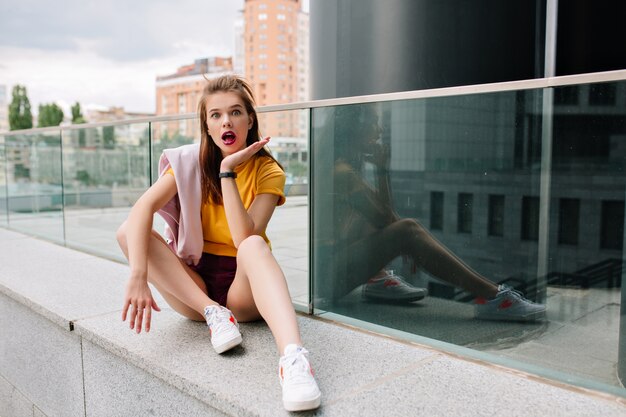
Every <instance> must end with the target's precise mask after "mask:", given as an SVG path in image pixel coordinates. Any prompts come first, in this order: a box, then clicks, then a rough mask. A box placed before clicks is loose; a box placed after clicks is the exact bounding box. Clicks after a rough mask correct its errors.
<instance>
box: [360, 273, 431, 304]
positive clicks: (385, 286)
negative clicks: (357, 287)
mask: <svg viewBox="0 0 626 417" xmlns="http://www.w3.org/2000/svg"><path fill="white" fill-rule="evenodd" d="M362 294H363V297H364V298H369V299H371V300H384V301H407V302H408V301H418V300H421V299H422V298H424V297H426V296H427V295H428V290H427V289H426V288H419V287H414V286H412V285H411V284H409V283H408V282H406V281H405V280H404V279H402V277H401V276H399V275H395V274H394V273H393V271H392V270H390V271H386V270H384V271H382V273H380V274H378V275H376V276H375V277H373V278H370V279H369V280H368V281H367V282H366V283H365V285H363V293H362Z"/></svg>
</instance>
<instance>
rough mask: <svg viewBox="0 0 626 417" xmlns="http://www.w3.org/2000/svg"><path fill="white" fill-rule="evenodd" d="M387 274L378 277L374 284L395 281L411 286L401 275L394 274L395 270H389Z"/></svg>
mask: <svg viewBox="0 0 626 417" xmlns="http://www.w3.org/2000/svg"><path fill="white" fill-rule="evenodd" d="M385 272H386V274H385V275H383V276H381V277H376V278H374V279H373V281H372V282H381V281H387V280H389V281H395V282H397V283H398V284H400V285H406V286H410V285H409V283H408V282H406V281H405V280H404V279H403V278H402V277H401V276H400V275H396V274H394V273H393V269H389V270H386V271H385Z"/></svg>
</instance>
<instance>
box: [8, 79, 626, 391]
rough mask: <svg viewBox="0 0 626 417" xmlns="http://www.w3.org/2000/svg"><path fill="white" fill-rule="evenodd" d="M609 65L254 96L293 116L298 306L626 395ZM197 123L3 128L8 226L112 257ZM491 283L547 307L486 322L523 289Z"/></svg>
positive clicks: (291, 253) (621, 112) (619, 111)
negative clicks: (290, 99)
mask: <svg viewBox="0 0 626 417" xmlns="http://www.w3.org/2000/svg"><path fill="white" fill-rule="evenodd" d="M619 77H621V78H620V79H618V80H609V81H607V82H601V83H598V82H587V81H584V79H583V81H581V82H577V81H576V79H574V78H572V79H567V81H566V82H564V84H567V85H562V86H558V87H551V85H552V84H554V81H549V82H548V81H545V82H544V81H542V80H535V81H533V82H532V83H529V84H525V85H523V86H522V87H519V86H518V84H515V83H510V84H507V85H504V86H496V87H486V88H484V89H483V88H467V89H464V88H455V89H446V90H441V91H433V92H426V93H424V94H421V92H412V93H411V92H409V93H406V94H404V93H401V94H392V95H380V96H368V97H362V98H359V97H357V98H347V99H337V100H328V101H318V102H310V103H300V104H298V103H295V104H293V105H286V106H282V107H280V106H274V107H268V108H261V109H259V111H260V119H261V120H262V121H263V122H264V123H265V125H271V126H279V124H280V123H282V125H280V126H282V128H283V129H284V130H285V131H288V132H289V133H287V134H284V135H283V136H274V137H273V139H272V142H271V147H272V151H273V154H274V155H275V156H276V157H277V159H278V160H279V161H280V162H281V164H282V165H283V166H284V167H285V170H286V173H287V178H288V179H287V185H286V188H285V191H286V193H287V195H288V198H287V203H286V204H285V205H284V206H282V207H279V208H278V209H277V211H276V214H275V215H274V217H273V218H272V221H271V222H270V224H269V226H268V236H269V237H270V239H271V240H272V246H273V250H274V253H275V255H276V257H277V259H278V261H279V263H280V264H281V266H282V268H283V269H284V270H285V274H286V276H287V279H288V284H289V289H290V292H291V296H292V299H293V302H294V305H295V306H296V307H297V308H298V309H299V310H301V311H305V312H312V313H314V314H318V315H321V316H324V317H328V318H331V319H334V320H341V321H345V322H349V323H351V324H355V325H358V326H363V327H365V328H370V329H375V330H376V331H379V332H384V333H388V334H391V335H393V336H395V337H399V338H404V339H408V340H412V341H418V342H420V343H426V344H430V345H434V346H437V347H439V348H442V349H444V350H448V351H452V352H455V353H460V354H463V355H466V356H471V357H474V358H478V359H480V360H484V361H488V362H493V363H498V364H503V365H505V366H510V367H514V368H518V369H521V370H525V371H529V372H531V373H535V374H540V375H543V376H547V377H550V378H554V379H558V380H564V381H567V382H569V383H574V384H578V385H581V386H584V387H589V388H593V389H599V390H602V391H605V392H611V393H614V394H617V395H620V396H626V390H624V388H623V386H622V384H621V381H620V377H621V378H622V379H623V378H624V377H625V375H626V339H624V338H625V337H626V323H624V322H622V321H621V315H620V314H621V305H622V297H623V295H622V291H621V288H622V286H621V281H622V274H623V270H624V268H623V267H622V264H623V261H622V260H623V241H624V236H625V235H624V216H625V210H624V201H625V191H626V187H625V186H626V174H625V170H626V81H624V79H626V75H625V74H621V75H618V77H617V78H619ZM553 80H557V81H558V79H553ZM533 83H534V84H533ZM550 83H552V84H550ZM572 83H573V84H572ZM263 125H264V124H263V123H262V126H263ZM197 130H198V121H197V118H196V117H195V116H194V115H184V116H180V117H177V118H172V117H168V118H158V117H157V118H151V119H143V120H141V121H129V122H123V123H121V122H118V123H115V124H110V125H103V124H97V125H86V126H85V127H78V126H72V127H61V128H56V129H54V128H46V129H33V130H29V131H21V132H10V133H5V134H0V168H1V170H0V175H1V177H0V226H4V227H8V228H10V229H14V230H17V231H21V232H24V233H27V234H31V235H34V236H38V237H42V238H45V239H49V240H52V241H55V242H58V243H63V244H65V245H67V246H70V247H74V248H78V249H81V250H85V251H88V252H91V253H95V254H97V255H100V256H105V257H108V258H111V259H115V260H118V261H124V259H123V257H122V254H121V252H120V250H119V249H118V247H117V244H116V242H115V230H116V229H117V227H118V226H119V224H121V223H122V222H123V221H124V219H125V218H126V216H127V215H128V212H129V210H130V207H131V206H132V205H133V204H134V202H135V201H136V200H137V198H138V197H139V196H140V195H141V194H142V193H143V192H144V191H145V190H146V188H147V187H148V186H149V185H150V184H151V183H152V182H154V180H155V179H156V178H157V177H158V172H157V169H158V168H157V167H158V160H159V156H160V155H161V152H162V150H163V149H165V148H170V147H174V146H179V145H183V144H187V143H192V142H193V141H194V137H196V136H197V135H195V134H194V132H195V131H197ZM309 149H310V150H311V158H310V159H311V161H310V162H311V163H309ZM309 183H310V185H309ZM309 190H310V196H309ZM309 201H310V204H309ZM162 227H163V222H162V221H161V220H160V218H159V217H158V216H155V228H156V229H157V230H160V229H161V228H162ZM502 284H503V285H505V286H508V287H510V288H512V289H514V290H515V291H516V292H519V293H520V294H523V297H524V298H525V299H526V300H528V301H529V302H533V303H536V304H538V305H540V306H545V310H546V313H545V318H544V319H539V320H530V319H529V317H527V316H525V314H526V313H527V312H528V311H526V313H516V314H511V315H509V316H507V317H504V318H505V320H495V319H494V318H498V317H502V315H504V314H508V312H505V313H502V312H501V311H500V310H506V307H508V305H507V304H514V303H513V302H514V301H515V297H517V296H516V295H512V296H511V297H513V299H509V301H507V302H506V303H500V304H498V305H496V306H493V308H494V309H495V312H496V314H495V316H496V317H494V316H493V315H492V316H490V317H488V316H489V315H488V314H485V312H486V311H487V312H489V311H488V310H487V308H486V307H485V306H486V305H487V306H491V304H489V299H490V297H491V296H492V295H493V294H492V293H493V292H494V291H496V289H497V286H499V285H502ZM477 301H478V304H477ZM483 301H484V302H486V303H487V304H481V303H482V302H483ZM477 306H478V307H477ZM477 311H478V313H477ZM531 313H532V311H531ZM477 314H478V315H477ZM531 316H532V314H531ZM530 318H535V317H530ZM620 326H622V327H621V329H622V330H620ZM620 337H622V342H621V343H620ZM620 348H621V349H622V351H621V353H620Z"/></svg>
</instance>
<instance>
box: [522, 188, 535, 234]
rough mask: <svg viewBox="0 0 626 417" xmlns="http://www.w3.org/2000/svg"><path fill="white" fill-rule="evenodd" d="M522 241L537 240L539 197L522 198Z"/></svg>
mask: <svg viewBox="0 0 626 417" xmlns="http://www.w3.org/2000/svg"><path fill="white" fill-rule="evenodd" d="M522 240H539V197H530V196H524V197H522Z"/></svg>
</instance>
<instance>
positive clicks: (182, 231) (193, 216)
mask: <svg viewBox="0 0 626 417" xmlns="http://www.w3.org/2000/svg"><path fill="white" fill-rule="evenodd" d="M199 154H200V144H192V145H183V146H179V147H178V148H173V149H165V150H164V151H163V153H162V154H161V157H160V159H159V177H161V176H162V175H163V174H165V172H166V171H167V170H168V169H169V168H170V167H171V168H172V170H173V171H174V178H175V179H176V187H177V188H178V193H177V194H176V195H175V196H174V197H173V198H172V199H171V200H170V201H168V202H167V204H165V206H163V208H161V209H160V210H159V211H158V213H159V215H160V216H161V217H163V219H164V220H165V222H166V223H167V225H166V226H165V232H164V234H165V239H166V240H167V242H168V244H169V245H170V247H171V248H172V250H173V251H174V253H175V254H176V255H178V257H179V258H181V259H182V260H183V261H185V263H187V265H197V264H198V262H199V261H200V257H201V256H202V248H203V246H204V239H203V236H202V219H201V217H200V213H201V204H202V191H201V188H200V164H199V162H198V158H199Z"/></svg>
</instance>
